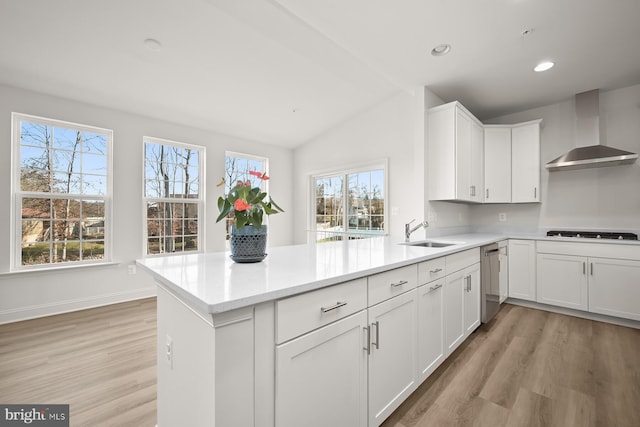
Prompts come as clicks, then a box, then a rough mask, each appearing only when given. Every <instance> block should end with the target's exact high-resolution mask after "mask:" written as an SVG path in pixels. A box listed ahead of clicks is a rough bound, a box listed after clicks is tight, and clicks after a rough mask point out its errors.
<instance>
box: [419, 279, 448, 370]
mask: <svg viewBox="0 0 640 427" xmlns="http://www.w3.org/2000/svg"><path fill="white" fill-rule="evenodd" d="M444 286H445V279H444V278H441V279H437V280H434V281H431V282H429V283H427V284H426V285H423V286H420V287H419V288H418V375H419V381H420V382H422V381H424V380H425V379H427V377H428V376H429V375H431V373H432V372H433V371H435V370H436V368H437V367H438V366H440V364H441V363H442V361H443V360H444V357H445V351H444V336H443V334H444Z"/></svg>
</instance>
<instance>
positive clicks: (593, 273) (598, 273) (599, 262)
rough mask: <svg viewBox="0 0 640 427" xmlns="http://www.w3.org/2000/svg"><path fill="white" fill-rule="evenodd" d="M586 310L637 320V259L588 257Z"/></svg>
mask: <svg viewBox="0 0 640 427" xmlns="http://www.w3.org/2000/svg"><path fill="white" fill-rule="evenodd" d="M589 273H590V276H589V311H590V312H592V313H600V314H606V315H609V316H616V317H622V318H625V319H633V320H638V321H640V261H635V260H624V259H607V258H589Z"/></svg>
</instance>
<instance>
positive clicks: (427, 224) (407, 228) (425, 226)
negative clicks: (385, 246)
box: [404, 218, 429, 242]
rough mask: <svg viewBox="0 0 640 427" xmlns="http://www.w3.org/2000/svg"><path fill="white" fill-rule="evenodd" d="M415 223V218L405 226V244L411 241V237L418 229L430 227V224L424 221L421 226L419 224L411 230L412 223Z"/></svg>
mask: <svg viewBox="0 0 640 427" xmlns="http://www.w3.org/2000/svg"><path fill="white" fill-rule="evenodd" d="M413 221H415V218H414V219H412V220H411V221H409V222H408V223H406V224H405V225H404V241H405V242H408V241H409V237H410V236H411V233H413V232H414V231H416V230H417V229H418V228H420V227H422V228H427V227H428V226H429V223H428V222H427V221H422V222H421V223H420V224H418V225H416V226H415V227H413V228H411V223H412V222H413Z"/></svg>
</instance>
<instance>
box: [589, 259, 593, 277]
mask: <svg viewBox="0 0 640 427" xmlns="http://www.w3.org/2000/svg"><path fill="white" fill-rule="evenodd" d="M589 268H590V270H591V275H592V276H593V263H592V262H590V263H589Z"/></svg>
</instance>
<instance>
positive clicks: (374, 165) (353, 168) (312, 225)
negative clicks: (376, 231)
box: [307, 158, 389, 243]
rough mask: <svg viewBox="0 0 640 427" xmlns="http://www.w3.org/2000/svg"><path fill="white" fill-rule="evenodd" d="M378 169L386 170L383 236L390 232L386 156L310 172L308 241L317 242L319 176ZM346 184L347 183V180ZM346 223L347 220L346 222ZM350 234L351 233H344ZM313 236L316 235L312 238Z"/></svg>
mask: <svg viewBox="0 0 640 427" xmlns="http://www.w3.org/2000/svg"><path fill="white" fill-rule="evenodd" d="M376 169H382V170H383V171H384V194H385V197H384V230H383V232H382V236H387V235H388V234H389V159H388V158H384V159H381V160H377V161H372V162H367V163H356V164H349V165H344V166H342V167H338V168H331V169H323V170H320V171H316V172H312V173H310V174H308V175H307V176H308V186H307V191H308V193H307V209H308V212H307V243H317V242H316V239H315V236H316V235H317V229H316V205H315V203H316V200H315V196H316V188H315V180H316V179H317V178H327V177H332V176H336V175H348V174H351V173H358V172H367V171H372V170H376ZM344 185H345V186H346V185H347V183H346V182H345V183H344ZM346 194H347V191H346V190H345V188H343V195H345V197H346ZM343 221H347V214H346V212H345V213H344V214H343ZM345 224H346V222H345ZM343 234H345V235H348V234H349V233H343ZM311 236H314V238H313V239H312V237H311Z"/></svg>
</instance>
